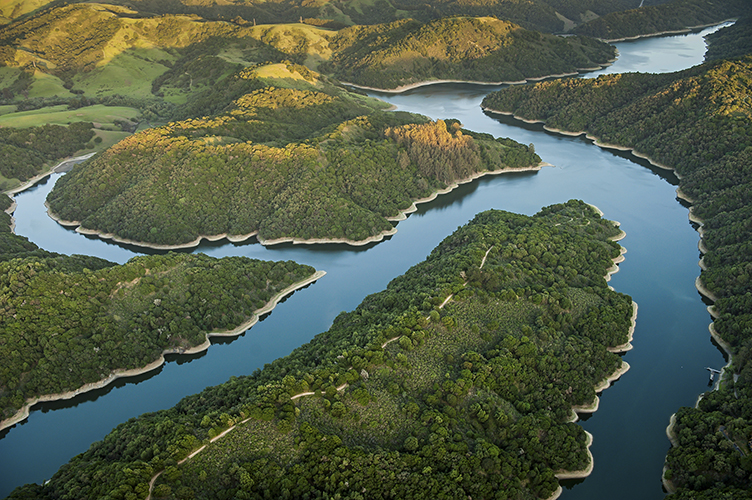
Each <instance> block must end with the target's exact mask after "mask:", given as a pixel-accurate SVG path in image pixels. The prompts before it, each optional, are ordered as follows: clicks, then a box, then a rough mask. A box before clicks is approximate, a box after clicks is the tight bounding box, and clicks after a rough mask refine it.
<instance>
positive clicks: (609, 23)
mask: <svg viewBox="0 0 752 500" xmlns="http://www.w3.org/2000/svg"><path fill="white" fill-rule="evenodd" d="M751 12H752V3H750V2H749V1H748V0H673V1H671V2H667V3H664V4H661V5H658V6H650V5H647V4H646V6H644V7H642V8H639V9H631V10H626V11H621V12H612V13H610V14H606V15H605V16H603V17H600V18H598V19H594V20H592V21H590V22H588V23H585V24H582V25H580V26H578V27H577V28H575V30H574V33H577V34H579V35H584V36H591V37H595V38H600V39H603V40H616V39H621V38H632V37H638V36H645V35H653V34H659V33H663V32H672V31H681V30H686V29H687V28H690V27H695V26H703V25H707V24H714V23H718V22H721V21H725V20H726V19H729V18H733V17H739V16H742V15H745V14H749V13H751Z"/></svg>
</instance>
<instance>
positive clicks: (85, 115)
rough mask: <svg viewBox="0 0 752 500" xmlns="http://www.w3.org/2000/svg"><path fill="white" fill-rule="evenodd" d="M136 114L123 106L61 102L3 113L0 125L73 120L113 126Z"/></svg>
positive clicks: (134, 110)
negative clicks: (71, 106) (81, 105)
mask: <svg viewBox="0 0 752 500" xmlns="http://www.w3.org/2000/svg"><path fill="white" fill-rule="evenodd" d="M5 107H6V106H3V108H5ZM138 115H139V112H138V110H137V109H134V108H127V107H125V106H104V105H102V104H97V105H94V106H86V107H84V108H79V109H68V106H66V105H64V104H61V105H59V106H50V107H47V108H42V109H35V110H32V111H21V112H18V113H7V114H3V115H2V116H0V127H16V128H26V127H38V126H41V125H46V124H52V125H69V124H71V123H73V122H93V123H94V126H95V127H97V128H100V127H102V126H105V125H112V126H114V125H115V124H114V122H115V120H133V119H134V118H136V117H137V116H138Z"/></svg>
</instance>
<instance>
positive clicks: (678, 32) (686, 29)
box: [598, 17, 737, 43]
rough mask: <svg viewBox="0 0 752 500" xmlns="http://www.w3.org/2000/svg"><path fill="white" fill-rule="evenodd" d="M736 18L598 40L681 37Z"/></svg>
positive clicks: (625, 40)
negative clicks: (677, 28)
mask: <svg viewBox="0 0 752 500" xmlns="http://www.w3.org/2000/svg"><path fill="white" fill-rule="evenodd" d="M736 20H737V18H735V17H733V18H730V19H725V20H723V21H718V22H717V23H709V24H698V25H697V26H687V27H684V28H682V29H679V30H667V31H656V32H655V33H645V34H643V35H635V36H626V37H623V38H598V40H600V41H601V42H606V43H613V42H628V41H631V40H638V39H640V38H654V37H658V36H665V35H682V34H685V33H691V32H692V31H694V30H698V29H699V30H701V29H703V28H709V27H711V26H719V25H721V24H723V23H730V22H731V21H736Z"/></svg>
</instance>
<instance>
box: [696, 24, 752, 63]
mask: <svg viewBox="0 0 752 500" xmlns="http://www.w3.org/2000/svg"><path fill="white" fill-rule="evenodd" d="M705 39H706V40H707V42H708V50H707V52H705V60H706V61H712V60H714V59H732V58H738V57H742V56H744V55H745V54H752V14H750V15H747V16H746V17H743V18H741V19H739V20H738V21H736V22H735V23H734V24H733V26H728V27H726V28H724V29H722V30H718V31H716V32H715V33H711V34H709V35H706V36H705Z"/></svg>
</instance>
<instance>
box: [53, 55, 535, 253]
mask: <svg viewBox="0 0 752 500" xmlns="http://www.w3.org/2000/svg"><path fill="white" fill-rule="evenodd" d="M263 69H264V68H246V69H244V70H242V71H241V72H240V73H238V74H237V75H236V79H237V80H239V81H244V80H249V81H257V79H256V76H257V73H256V72H257V71H262V70H263ZM278 69H279V68H278ZM286 71H287V73H284V74H286V75H289V76H290V77H292V76H293V75H297V77H298V78H307V80H305V79H303V80H302V83H301V82H300V81H297V80H296V83H295V87H297V88H279V87H273V86H262V85H261V84H259V86H260V87H261V88H258V89H257V90H255V91H253V92H250V93H248V94H245V95H243V96H241V97H240V98H238V99H236V100H235V101H234V102H233V104H232V105H231V107H230V110H229V111H226V112H224V113H222V114H220V115H218V116H214V117H204V118H195V119H189V120H184V121H181V122H174V123H170V124H168V125H166V126H163V127H159V128H154V129H149V130H146V131H144V132H141V133H138V134H136V135H133V136H131V137H129V138H127V139H125V140H123V141H122V142H120V143H119V144H117V145H116V146H114V147H112V148H111V149H109V150H108V151H106V152H104V153H102V154H101V155H99V156H98V157H97V158H94V159H93V160H92V161H89V162H86V163H83V164H81V165H78V166H76V167H74V168H73V170H71V172H70V173H68V175H66V176H65V177H64V178H61V179H60V180H59V181H58V183H57V184H56V185H55V187H54V188H53V190H52V191H51V192H50V194H49V196H48V199H47V201H48V204H49V206H50V208H51V210H52V212H53V213H54V214H55V215H56V216H58V217H60V218H62V219H64V220H67V221H76V222H77V223H80V224H81V226H82V228H83V229H87V230H96V231H100V232H104V233H112V234H115V235H116V236H118V237H120V238H124V239H127V240H131V241H136V242H145V243H151V244H161V245H178V244H186V243H191V242H192V241H195V240H196V239H197V238H199V237H200V236H201V235H222V234H229V235H231V236H241V237H243V236H244V235H250V234H251V233H256V232H258V235H259V239H260V240H261V241H262V242H265V241H270V240H275V239H279V238H283V239H292V238H295V239H297V240H310V239H325V240H339V239H341V240H347V241H353V242H362V241H367V240H369V239H372V238H377V237H380V235H382V234H384V233H387V232H389V231H391V230H392V225H391V223H390V222H389V221H388V220H387V219H386V218H390V217H396V216H398V215H399V213H400V210H405V209H407V208H409V207H410V206H411V204H412V202H413V201H414V200H416V199H419V198H424V197H427V196H428V195H430V194H432V193H433V192H435V191H437V190H438V189H441V188H444V187H446V186H447V185H451V184H452V183H454V182H456V181H458V180H463V179H467V178H469V177H471V176H473V175H477V174H478V173H481V172H484V171H489V170H491V171H492V170H499V169H504V168H526V167H531V166H535V165H537V164H538V163H539V162H540V158H539V157H538V156H537V155H535V153H534V152H533V151H532V150H530V148H529V147H528V146H523V145H520V144H517V143H515V142H514V141H511V140H509V139H494V138H493V137H491V136H490V135H487V134H473V133H469V132H468V133H466V132H464V131H462V130H461V129H460V126H459V124H457V123H456V122H455V121H449V122H444V121H441V120H439V121H436V122H431V121H429V120H428V119H427V118H425V117H422V116H419V115H413V114H409V113H385V112H383V111H379V108H381V107H383V106H384V104H383V103H382V102H380V101H376V100H374V99H368V98H363V97H362V96H360V95H357V94H353V93H349V92H347V91H345V90H343V89H341V88H337V87H334V86H332V85H330V84H325V83H324V82H322V81H321V80H319V79H317V76H316V74H315V73H313V72H311V71H309V70H307V69H306V68H305V67H302V66H298V65H292V64H289V65H287V70H286ZM245 237H247V236H245Z"/></svg>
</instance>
